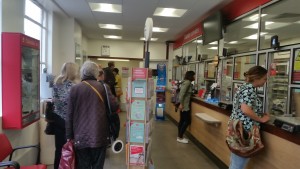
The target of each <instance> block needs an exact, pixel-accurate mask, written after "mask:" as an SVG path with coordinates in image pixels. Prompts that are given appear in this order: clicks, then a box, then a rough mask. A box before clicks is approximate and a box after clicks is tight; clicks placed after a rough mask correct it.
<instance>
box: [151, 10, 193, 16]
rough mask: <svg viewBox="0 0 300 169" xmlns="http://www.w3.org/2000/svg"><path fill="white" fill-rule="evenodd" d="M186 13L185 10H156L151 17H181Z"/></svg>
mask: <svg viewBox="0 0 300 169" xmlns="http://www.w3.org/2000/svg"><path fill="white" fill-rule="evenodd" d="M186 11H187V10H186V9H175V8H156V9H155V11H154V14H153V15H154V16H164V17H181V16H182V15H183V14H184V13H185V12H186Z"/></svg>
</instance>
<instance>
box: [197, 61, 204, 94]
mask: <svg viewBox="0 0 300 169" xmlns="http://www.w3.org/2000/svg"><path fill="white" fill-rule="evenodd" d="M196 74H197V89H205V85H204V83H205V81H204V63H199V64H198V72H197V73H196Z"/></svg>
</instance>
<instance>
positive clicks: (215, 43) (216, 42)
mask: <svg viewBox="0 0 300 169" xmlns="http://www.w3.org/2000/svg"><path fill="white" fill-rule="evenodd" d="M209 44H210V45H217V44H218V41H214V42H211V43H209Z"/></svg>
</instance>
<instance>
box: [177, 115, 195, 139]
mask: <svg viewBox="0 0 300 169" xmlns="http://www.w3.org/2000/svg"><path fill="white" fill-rule="evenodd" d="M191 120H192V119H191V110H188V111H181V112H180V121H179V123H178V137H179V138H183V134H184V132H185V130H186V129H187V127H188V126H189V125H190V124H191Z"/></svg>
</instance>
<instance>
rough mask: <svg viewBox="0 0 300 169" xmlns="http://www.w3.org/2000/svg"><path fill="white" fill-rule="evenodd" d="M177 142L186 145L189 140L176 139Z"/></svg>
mask: <svg viewBox="0 0 300 169" xmlns="http://www.w3.org/2000/svg"><path fill="white" fill-rule="evenodd" d="M177 142H179V143H184V144H187V143H189V140H188V139H186V138H179V137H177Z"/></svg>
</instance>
